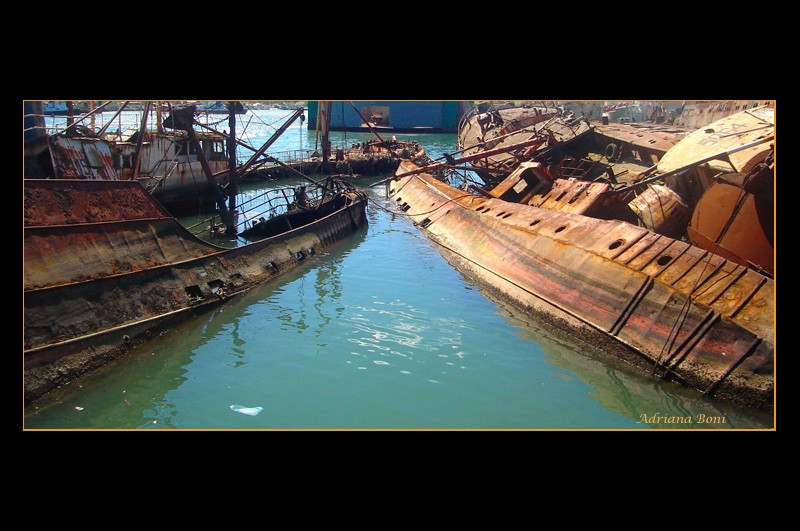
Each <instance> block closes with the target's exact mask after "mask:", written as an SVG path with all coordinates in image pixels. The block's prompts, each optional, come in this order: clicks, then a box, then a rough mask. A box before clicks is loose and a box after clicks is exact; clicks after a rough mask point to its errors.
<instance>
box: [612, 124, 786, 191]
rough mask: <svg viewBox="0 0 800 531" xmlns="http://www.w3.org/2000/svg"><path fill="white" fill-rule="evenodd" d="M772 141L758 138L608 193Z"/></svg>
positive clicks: (629, 187) (772, 138)
mask: <svg viewBox="0 0 800 531" xmlns="http://www.w3.org/2000/svg"><path fill="white" fill-rule="evenodd" d="M773 140H775V135H774V134H772V135H769V136H766V137H764V138H759V139H758V140H755V141H753V142H748V143H747V144H742V145H741V146H737V147H735V148H732V149H729V150H727V151H722V152H720V153H717V154H715V155H711V156H709V157H705V158H702V159H700V160H697V161H695V162H692V163H691V164H687V165H686V166H681V167H680V168H676V169H674V170H672V171H668V172H667V173H659V174H656V175H653V176H652V177H648V178H647V179H642V180H641V181H638V182H635V183H633V184H631V185H628V186H625V187H623V188H617V189H616V190H611V191H610V192H609V193H612V194H621V193H623V192H627V191H628V190H633V189H636V188H639V187H641V186H643V185H645V184H649V183H651V182H653V181H657V180H659V179H665V178H667V177H672V176H673V175H677V174H680V173H683V172H686V171H688V170H691V169H692V168H694V167H696V166H700V165H701V164H705V163H706V162H711V161H712V160H725V159H726V158H727V157H728V156H729V155H733V154H734V153H738V152H739V151H744V150H745V149H750V148H752V147H756V146H759V145H761V144H764V143H766V142H771V141H773ZM648 171H649V169H648Z"/></svg>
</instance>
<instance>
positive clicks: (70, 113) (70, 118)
mask: <svg viewBox="0 0 800 531" xmlns="http://www.w3.org/2000/svg"><path fill="white" fill-rule="evenodd" d="M74 123H75V106H74V105H73V104H72V100H67V127H69V126H71V125H72V124H74Z"/></svg>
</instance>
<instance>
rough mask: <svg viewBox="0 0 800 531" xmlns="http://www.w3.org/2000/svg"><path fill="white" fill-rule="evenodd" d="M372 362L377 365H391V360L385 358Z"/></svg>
mask: <svg viewBox="0 0 800 531" xmlns="http://www.w3.org/2000/svg"><path fill="white" fill-rule="evenodd" d="M372 363H374V364H375V365H389V362H386V361H383V360H372Z"/></svg>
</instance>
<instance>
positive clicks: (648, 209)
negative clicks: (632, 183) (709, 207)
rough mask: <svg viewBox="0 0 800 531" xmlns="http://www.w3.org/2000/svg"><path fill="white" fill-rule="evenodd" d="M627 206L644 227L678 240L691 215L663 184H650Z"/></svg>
mask: <svg viewBox="0 0 800 531" xmlns="http://www.w3.org/2000/svg"><path fill="white" fill-rule="evenodd" d="M628 206H629V207H630V208H631V210H633V211H634V212H635V213H636V215H637V217H638V218H639V219H641V220H642V223H643V224H644V226H645V227H647V228H648V229H650V230H653V231H655V232H657V233H659V234H664V235H665V236H669V237H671V238H678V237H680V236H681V235H682V234H683V233H684V232H685V231H686V224H687V223H688V222H689V216H690V214H691V212H690V210H689V206H688V205H687V204H686V203H684V202H683V200H682V199H681V197H680V196H679V195H678V194H677V193H675V192H673V191H672V190H670V189H669V188H667V187H666V186H664V185H663V184H651V185H650V186H648V188H647V189H646V190H645V191H643V192H642V193H641V194H639V195H638V196H637V197H636V198H635V199H633V200H632V201H631V202H630V203H628Z"/></svg>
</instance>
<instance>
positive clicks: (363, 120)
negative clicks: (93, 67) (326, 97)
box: [347, 101, 386, 144]
mask: <svg viewBox="0 0 800 531" xmlns="http://www.w3.org/2000/svg"><path fill="white" fill-rule="evenodd" d="M347 103H349V104H350V106H351V107H352V108H353V110H354V111H356V113H357V114H358V116H359V117H360V118H361V121H362V122H363V123H365V124H367V127H369V130H370V132H372V134H373V135H375V136H377V137H378V140H380V141H381V142H382V143H383V144H386V140H384V139H382V138H381V135H379V134H378V132H377V131H375V130H374V129H373V128H372V126H371V125H370V123H369V122H368V121H367V119H366V118H364V115H363V114H361V111H359V110H358V109H357V108H356V106H355V104H354V103H353V102H352V101H348V102H347Z"/></svg>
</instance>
